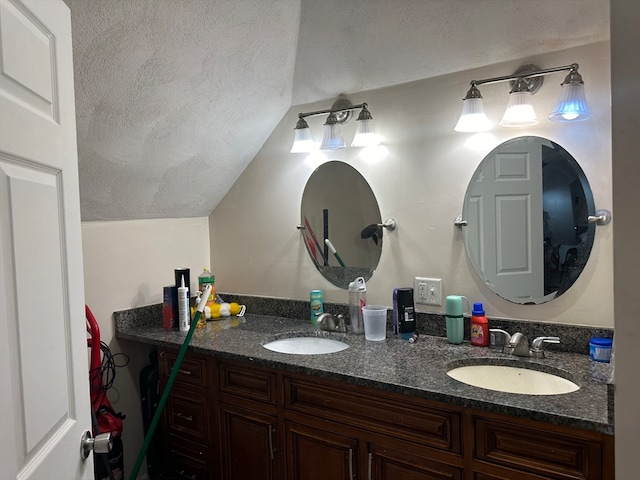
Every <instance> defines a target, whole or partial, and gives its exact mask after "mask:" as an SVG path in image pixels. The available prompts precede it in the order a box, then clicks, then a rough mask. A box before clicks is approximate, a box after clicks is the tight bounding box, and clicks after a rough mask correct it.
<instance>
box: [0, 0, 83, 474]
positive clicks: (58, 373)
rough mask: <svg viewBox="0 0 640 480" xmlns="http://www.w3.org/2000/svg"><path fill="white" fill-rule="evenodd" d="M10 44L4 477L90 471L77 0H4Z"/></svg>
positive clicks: (1, 10) (5, 117) (0, 400)
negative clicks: (72, 4)
mask: <svg viewBox="0 0 640 480" xmlns="http://www.w3.org/2000/svg"><path fill="white" fill-rule="evenodd" d="M0 48H1V55H0V62H1V63H0V225H1V228H0V271H1V272H2V284H1V285H0V328H1V329H2V330H1V331H0V338H1V340H0V364H1V365H2V370H0V371H1V373H2V386H3V388H2V389H1V393H0V408H1V409H2V411H3V415H2V416H1V418H2V428H1V430H2V432H3V435H2V436H1V438H2V440H0V441H1V446H0V452H1V453H0V455H1V460H2V462H1V464H2V466H3V478H14V479H15V478H20V479H21V480H33V479H40V478H42V479H52V480H57V479H61V480H62V479H65V480H66V479H71V478H73V479H89V478H92V477H93V462H92V456H89V458H88V460H87V461H83V460H82V459H81V455H80V439H81V437H82V434H83V433H84V431H86V430H91V421H90V403H89V379H88V362H87V345H86V331H85V318H84V286H83V278H82V249H81V247H82V243H81V237H80V207H79V198H78V171H77V153H76V150H77V148H76V136H75V135H76V134H75V110H74V98H73V62H72V58H71V25H70V15H69V10H68V8H67V7H66V5H64V3H63V2H62V1H59V0H46V1H45V0H22V1H21V0H0ZM7 387H8V388H7ZM5 432H11V434H9V435H7V434H6V433H5Z"/></svg>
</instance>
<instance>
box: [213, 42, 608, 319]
mask: <svg viewBox="0 0 640 480" xmlns="http://www.w3.org/2000/svg"><path fill="white" fill-rule="evenodd" d="M573 62H577V63H579V64H580V72H581V74H582V75H583V77H584V80H585V84H586V93H587V97H588V101H589V103H590V106H591V108H592V111H593V118H592V119H591V120H589V121H586V122H578V123H574V124H561V123H560V124H559V123H553V122H550V121H548V120H547V119H546V116H547V115H548V114H549V112H550V111H551V110H552V109H553V107H554V104H555V102H556V100H557V97H558V95H559V92H560V88H559V85H560V83H561V82H562V80H563V78H564V75H563V74H555V75H551V76H548V77H546V79H545V83H544V85H543V87H542V89H541V90H540V91H539V92H538V93H537V94H536V95H535V96H534V97H533V103H534V106H535V108H536V111H537V114H538V117H539V118H541V122H540V123H539V124H538V125H535V126H532V127H527V128H518V129H509V128H505V127H496V128H494V129H493V131H491V132H490V135H489V136H488V137H489V141H488V142H485V143H483V144H481V145H480V146H470V145H469V143H468V141H470V140H473V139H476V140H477V139H478V136H475V135H471V134H461V133H456V132H454V131H453V127H454V125H455V123H456V121H457V119H458V115H459V113H460V108H461V105H462V102H461V99H462V98H463V96H464V95H465V93H466V91H467V89H468V86H469V82H470V80H472V79H479V78H488V77H494V76H499V75H506V74H509V73H512V72H513V71H515V70H516V69H517V68H518V67H519V66H520V65H522V64H526V63H534V64H536V65H537V66H539V67H540V68H549V67H553V66H558V65H566V64H570V63H573ZM508 90H509V86H508V83H502V84H495V85H485V86H483V87H481V91H482V94H483V96H484V100H485V107H486V108H487V113H488V114H489V116H490V118H492V119H493V120H494V121H495V122H496V123H497V121H498V120H499V119H500V117H501V115H502V113H503V111H504V107H505V105H506V102H507V97H508ZM350 100H351V101H352V102H353V103H354V104H355V103H360V102H363V101H365V102H367V103H368V104H369V109H370V111H371V113H372V115H373V117H374V120H375V122H376V128H377V131H378V133H379V134H381V135H382V136H383V137H384V145H385V147H386V149H387V150H388V155H387V157H386V158H385V159H384V160H382V161H380V162H379V163H375V164H370V163H367V162H366V161H365V160H363V159H362V158H360V157H359V156H358V155H359V153H360V150H359V149H352V148H348V149H344V150H339V151H336V152H335V153H332V154H330V155H329V156H327V157H326V158H325V159H324V161H326V160H332V159H338V160H343V161H346V162H349V163H350V164H351V165H352V166H353V167H355V168H356V169H357V170H358V171H360V173H361V174H362V175H363V176H364V177H365V179H366V180H367V181H368V182H369V184H370V185H371V188H372V189H373V191H374V193H375V194H376V197H377V198H378V202H379V205H380V210H381V214H382V218H383V219H385V218H388V217H394V218H395V219H396V220H397V222H398V229H397V230H396V231H395V232H392V233H385V244H384V248H383V252H382V257H381V259H380V263H379V266H378V270H377V271H376V273H375V274H374V276H373V278H372V279H371V280H370V281H369V282H368V283H367V291H368V299H369V302H371V303H377V304H383V305H388V306H390V305H391V292H392V289H393V288H394V287H398V286H413V279H414V277H415V276H429V277H438V278H442V279H443V288H444V291H443V295H448V294H454V293H455V294H462V295H466V296H467V297H469V298H470V299H472V301H482V302H484V303H485V309H486V311H487V314H488V315H490V316H499V317H509V318H519V319H531V320H538V321H550V322H560V323H567V324H586V325H598V326H607V327H611V326H613V287H612V278H613V273H612V261H613V254H612V227H611V225H609V226H606V227H599V228H598V229H597V233H596V240H595V244H594V247H593V251H592V254H591V258H590V260H589V262H588V264H587V266H586V268H585V270H584V272H583V274H582V275H581V276H580V278H579V279H578V281H577V282H576V283H575V285H574V286H573V287H572V288H571V289H570V290H569V291H568V292H567V293H566V294H565V295H563V296H562V297H561V298H559V299H556V300H554V301H553V302H550V303H547V304H544V305H534V306H522V305H514V304H511V303H509V302H507V301H505V300H502V299H501V298H499V297H498V296H497V295H495V294H493V293H492V292H491V291H489V290H488V289H487V288H486V287H485V286H484V285H483V284H482V283H481V282H480V280H479V278H478V277H477V276H476V275H475V273H474V272H473V270H472V268H471V265H470V264H469V262H468V260H467V258H466V255H465V251H464V245H463V241H462V235H461V232H460V231H459V230H458V229H457V228H456V227H454V226H453V219H454V217H455V216H456V215H458V214H459V213H461V212H462V201H463V197H464V194H465V190H466V186H467V184H468V182H469V179H470V178H471V176H472V175H473V172H474V171H475V169H476V167H477V166H478V164H479V163H480V161H481V160H482V158H483V157H484V156H485V155H486V154H487V153H488V152H489V151H490V150H491V149H493V148H494V147H495V146H496V145H497V144H499V143H501V142H503V141H505V140H507V139H510V138H513V137H516V136H521V135H537V136H542V137H547V138H549V139H551V140H553V141H555V142H557V143H559V144H560V145H562V146H563V147H565V148H566V149H567V150H568V151H569V152H571V153H572V154H573V156H574V157H575V158H576V160H577V161H578V163H579V164H580V165H581V167H582V168H583V170H584V171H585V173H586V175H587V178H588V179H589V181H590V183H591V187H592V190H593V194H594V198H595V202H596V206H597V208H607V209H611V202H612V200H611V143H610V142H611V140H610V139H611V119H610V79H609V43H608V42H601V43H596V44H591V45H586V46H583V47H578V48H572V49H569V50H565V51H560V52H554V53H548V54H544V55H540V56H536V57H531V58H525V59H522V60H521V61H514V62H508V63H504V64H500V65H494V66H489V67H484V68H480V69H475V70H469V71H465V72H461V73H456V74H452V75H446V76H442V77H437V78H432V79H426V80H421V81H417V82H412V83H408V84H403V85H398V86H394V87H389V88H385V89H380V90H374V91H369V92H361V93H357V94H353V95H350ZM332 102H333V99H329V100H327V101H325V102H318V103H314V104H309V105H303V106H296V107H293V108H292V109H291V110H290V111H289V113H288V114H287V115H286V116H285V117H284V118H283V120H282V122H280V124H279V125H278V126H277V127H276V129H275V130H274V132H273V133H272V135H271V137H270V138H269V140H268V141H267V142H266V144H265V145H264V146H263V148H262V149H261V151H260V152H259V154H258V155H257V156H256V157H255V158H254V160H253V162H252V163H251V164H250V165H249V167H248V168H247V169H246V170H245V171H244V172H243V173H242V175H241V176H240V178H239V179H238V181H237V182H236V183H235V185H234V186H233V187H232V188H231V190H230V191H229V193H228V194H227V195H226V196H225V198H224V199H223V201H222V202H221V203H220V205H219V206H218V207H217V208H216V209H215V210H214V211H213V212H212V214H211V216H210V220H211V222H210V232H211V239H212V247H211V259H212V264H213V265H212V266H213V270H214V272H215V274H216V279H217V280H216V285H217V286H218V289H219V291H228V292H237V293H247V294H258V295H267V296H275V297H283V298H295V299H307V298H308V295H309V290H311V289H314V288H320V289H322V290H323V291H324V294H325V299H326V300H329V301H336V302H346V301H347V293H346V291H344V290H340V289H338V288H336V287H334V286H333V285H331V284H330V283H329V282H327V281H326V280H324V279H323V278H322V277H321V276H320V274H319V273H318V272H317V271H316V269H315V267H314V266H313V264H312V262H311V261H310V259H309V258H308V257H307V252H306V251H305V247H304V243H303V242H302V240H301V237H300V233H299V232H298V230H296V225H298V224H299V223H300V202H301V198H302V192H303V189H304V186H305V183H306V181H307V179H308V178H309V176H310V175H311V173H312V171H313V168H314V167H313V166H310V165H309V164H307V163H305V161H306V160H307V156H306V155H304V154H291V153H289V149H290V146H291V141H292V137H293V127H294V126H295V123H296V117H297V114H298V113H299V112H301V111H305V112H308V111H313V110H316V109H323V108H329V107H330V106H331V104H332ZM324 120H325V117H324V116H321V117H313V118H309V119H308V121H309V125H310V127H311V131H312V134H313V135H314V138H315V139H316V140H317V141H319V140H320V138H321V135H322V123H323V122H324ZM353 124H354V122H351V123H350V124H349V125H348V126H346V127H345V128H344V131H343V133H344V134H345V137H346V138H347V139H348V140H347V141H350V139H351V137H352V135H353V130H354V128H355V127H354V125H353ZM328 188H331V186H328ZM425 311H437V312H442V311H443V309H442V308H439V307H433V308H432V307H428V308H425Z"/></svg>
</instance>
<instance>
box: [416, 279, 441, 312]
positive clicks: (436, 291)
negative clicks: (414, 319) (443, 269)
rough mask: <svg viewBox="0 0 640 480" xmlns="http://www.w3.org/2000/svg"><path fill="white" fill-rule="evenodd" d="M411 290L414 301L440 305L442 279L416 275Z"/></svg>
mask: <svg viewBox="0 0 640 480" xmlns="http://www.w3.org/2000/svg"><path fill="white" fill-rule="evenodd" d="M413 291H414V295H413V296H414V300H415V302H416V303H419V304H422V305H434V306H436V307H441V306H442V279H440V278H426V277H416V280H415V285H414V289H413Z"/></svg>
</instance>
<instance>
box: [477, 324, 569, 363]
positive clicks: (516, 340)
mask: <svg viewBox="0 0 640 480" xmlns="http://www.w3.org/2000/svg"><path fill="white" fill-rule="evenodd" d="M489 332H491V336H492V338H494V339H495V338H496V337H497V336H498V335H501V336H502V338H503V339H504V341H503V342H495V343H497V344H503V345H504V347H503V349H502V353H506V354H508V355H515V356H517V357H532V358H544V357H545V354H544V346H545V345H546V344H548V343H560V339H559V338H558V337H536V338H535V339H534V340H533V342H531V348H529V341H528V340H527V337H525V336H524V335H523V334H522V333H520V332H516V333H514V334H513V335H509V333H508V332H505V331H504V330H501V329H499V328H492V329H490V330H489ZM492 343H494V342H492Z"/></svg>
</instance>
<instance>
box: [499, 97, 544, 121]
mask: <svg viewBox="0 0 640 480" xmlns="http://www.w3.org/2000/svg"><path fill="white" fill-rule="evenodd" d="M536 123H538V117H536V112H535V111H534V110H533V105H531V93H530V92H526V91H524V92H512V93H510V94H509V103H508V104H507V109H506V110H505V112H504V116H503V117H502V120H500V125H502V126H503V127H524V126H527V125H535V124H536Z"/></svg>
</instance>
